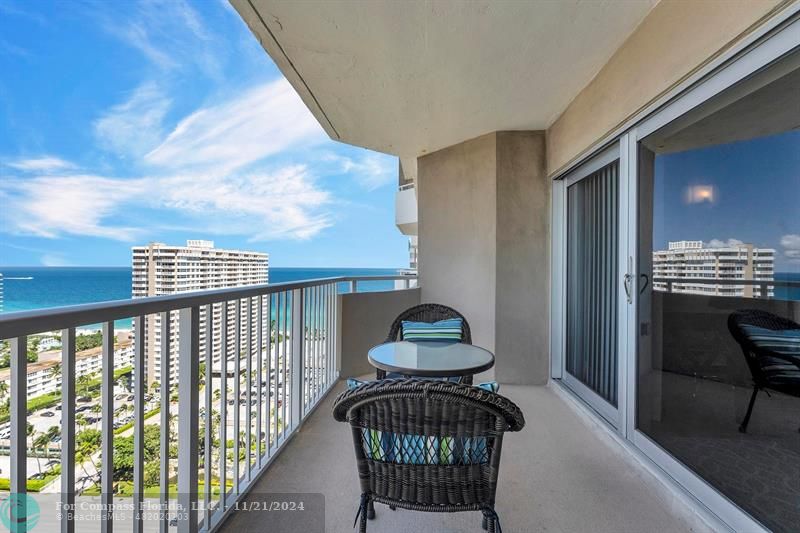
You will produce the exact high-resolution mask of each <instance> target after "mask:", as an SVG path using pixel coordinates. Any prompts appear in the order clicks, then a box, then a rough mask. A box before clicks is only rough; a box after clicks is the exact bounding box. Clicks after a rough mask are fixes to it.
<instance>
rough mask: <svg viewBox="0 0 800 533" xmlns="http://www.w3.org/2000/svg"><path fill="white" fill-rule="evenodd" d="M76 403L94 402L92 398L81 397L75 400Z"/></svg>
mask: <svg viewBox="0 0 800 533" xmlns="http://www.w3.org/2000/svg"><path fill="white" fill-rule="evenodd" d="M75 401H76V402H78V403H86V402H91V401H92V399H91V398H89V397H88V396H80V397H78V399H77V400H75Z"/></svg>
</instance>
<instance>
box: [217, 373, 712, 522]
mask: <svg viewBox="0 0 800 533" xmlns="http://www.w3.org/2000/svg"><path fill="white" fill-rule="evenodd" d="M343 387H344V385H343V384H342V383H340V384H339V385H338V386H337V390H335V391H333V392H332V393H331V394H330V395H328V397H327V398H326V399H325V400H323V403H322V404H321V405H320V406H319V407H318V408H317V410H316V412H314V413H313V414H312V416H311V417H310V418H309V420H308V421H307V422H306V424H305V425H304V426H303V428H302V429H301V431H300V433H299V434H297V435H296V436H295V438H294V439H293V441H292V442H289V443H288V446H287V448H286V450H284V451H283V453H282V454H281V455H280V456H279V457H278V458H277V459H276V461H275V462H274V464H273V465H272V466H271V468H270V469H269V470H268V471H267V472H266V473H265V474H264V476H263V477H262V478H261V479H260V480H259V481H258V483H257V484H256V485H255V487H254V489H253V490H254V491H255V492H257V493H286V492H304V493H309V492H316V493H319V492H321V493H323V494H324V495H325V525H326V531H332V532H339V531H342V532H345V531H353V529H352V528H353V519H354V517H355V513H356V509H357V506H358V500H359V493H360V491H359V485H358V476H357V474H356V468H355V458H354V455H353V449H352V437H351V434H350V429H349V426H348V425H347V424H343V423H339V422H336V421H335V420H333V418H332V417H331V404H332V402H333V399H334V398H335V397H336V394H337V393H338V392H339V391H340V390H342V389H343ZM501 393H502V394H504V395H506V396H508V397H509V398H511V399H513V400H514V401H515V402H516V403H517V404H518V405H519V406H520V407H521V408H522V410H523V412H524V413H525V418H526V423H527V425H526V426H525V428H524V429H523V430H522V431H521V432H519V433H509V434H507V435H506V438H505V439H504V442H503V456H502V460H501V469H500V480H499V487H498V491H497V502H498V503H497V512H498V514H499V516H500V521H501V525H502V528H503V531H505V532H506V533H509V532H534V531H548V532H558V533H571V532H592V533H624V532H630V533H634V532H636V533H640V532H651V531H652V532H659V533H663V532H673V531H707V530H708V528H707V527H706V526H705V525H704V524H703V523H702V522H700V521H699V519H698V518H697V517H696V516H695V515H693V514H692V513H691V512H690V511H689V510H688V509H687V508H685V507H684V506H683V504H682V503H681V502H680V501H679V500H676V499H675V498H674V496H673V495H672V494H671V493H670V491H668V490H667V489H666V488H665V487H664V486H663V485H661V484H660V483H659V482H658V481H657V480H656V479H655V478H653V477H652V475H651V474H650V473H649V472H647V471H646V470H645V469H644V468H643V467H642V466H641V465H639V464H638V463H637V462H636V461H635V460H634V459H633V458H632V457H630V456H629V455H628V454H627V452H625V451H624V450H622V449H621V448H620V446H619V444H617V443H616V442H615V441H614V440H613V439H611V437H610V436H608V435H607V434H606V433H605V432H604V431H603V430H601V429H599V428H598V427H596V426H595V422H593V421H591V420H588V419H587V418H586V417H585V416H583V415H580V414H578V413H577V412H576V410H575V409H574V407H573V406H570V405H569V404H568V403H567V401H565V400H564V399H563V398H562V396H561V395H560V394H559V393H557V392H556V391H555V390H553V389H552V388H550V387H522V386H510V385H504V386H503V387H502V389H501ZM375 508H376V514H377V516H376V519H375V520H371V521H369V523H368V527H367V529H368V531H370V532H373V531H374V532H405V531H430V532H437V533H438V532H460V531H475V532H480V531H482V530H481V526H480V523H481V515H480V513H477V512H476V513H468V512H465V513H457V514H438V513H420V512H412V511H406V510H401V509H398V510H397V511H391V510H389V508H388V507H386V506H383V505H379V504H376V506H375ZM268 520H269V519H268V518H267V517H265V516H264V515H263V513H261V514H259V513H252V512H247V513H244V512H238V513H234V514H233V515H232V516H231V517H230V518H229V519H228V520H227V522H226V523H225V524H224V525H223V527H222V531H229V532H236V533H244V532H262V531H265V530H266V529H265V528H267V527H268Z"/></svg>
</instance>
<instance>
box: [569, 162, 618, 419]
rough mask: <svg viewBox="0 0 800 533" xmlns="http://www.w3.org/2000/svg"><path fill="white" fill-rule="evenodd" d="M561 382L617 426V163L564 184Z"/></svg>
mask: <svg viewBox="0 0 800 533" xmlns="http://www.w3.org/2000/svg"><path fill="white" fill-rule="evenodd" d="M566 204H567V205H566V214H567V220H566V238H567V253H566V323H565V326H566V331H565V354H564V355H565V356H564V373H563V380H564V382H565V383H566V384H567V385H568V386H569V387H570V388H572V389H573V390H574V391H575V392H576V393H577V394H578V395H579V396H581V397H582V398H583V399H584V400H585V401H587V402H588V403H589V404H590V405H591V406H592V407H593V408H595V409H596V410H597V411H598V412H599V413H600V414H602V415H603V416H604V417H605V418H606V419H608V420H609V421H610V422H612V423H613V424H614V425H617V424H618V389H619V386H618V382H617V381H618V364H619V357H618V349H617V346H618V342H617V341H618V318H617V315H618V313H617V309H618V302H617V300H618V296H617V294H618V282H619V259H618V257H619V161H618V160H614V161H612V162H610V163H608V164H606V165H605V166H603V167H601V168H599V169H597V170H594V171H592V172H590V173H588V174H587V175H583V176H576V177H574V178H572V179H569V180H568V181H567V195H566Z"/></svg>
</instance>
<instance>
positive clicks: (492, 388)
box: [478, 381, 500, 392]
mask: <svg viewBox="0 0 800 533" xmlns="http://www.w3.org/2000/svg"><path fill="white" fill-rule="evenodd" d="M478 388H481V389H485V390H488V391H489V392H497V391H499V390H500V384H499V383H498V382H496V381H486V382H484V383H478Z"/></svg>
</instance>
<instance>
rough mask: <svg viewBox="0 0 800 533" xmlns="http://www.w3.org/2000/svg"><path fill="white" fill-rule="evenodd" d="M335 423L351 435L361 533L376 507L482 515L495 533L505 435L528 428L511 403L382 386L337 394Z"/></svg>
mask: <svg viewBox="0 0 800 533" xmlns="http://www.w3.org/2000/svg"><path fill="white" fill-rule="evenodd" d="M333 416H334V418H335V419H336V420H338V421H339V422H349V423H350V427H351V429H352V434H353V444H354V446H355V454H356V464H357V467H358V477H359V480H360V482H361V504H360V506H359V510H358V514H357V515H356V521H358V520H359V518H360V532H361V533H364V532H365V531H366V528H367V519H368V518H373V517H374V516H375V508H374V502H378V503H383V504H385V505H388V506H389V507H390V508H391V509H394V508H396V507H400V508H402V509H409V510H413V511H434V512H456V511H481V512H482V513H483V526H484V528H485V529H488V530H489V531H490V532H492V533H494V532H495V531H498V530H499V520H498V517H497V513H496V512H495V509H494V506H495V493H496V490H497V475H498V471H499V467H500V450H501V448H502V444H503V433H505V432H506V431H519V430H520V429H522V428H523V427H524V425H525V419H524V417H523V416H522V411H520V409H519V407H517V406H516V405H515V404H514V403H513V402H511V401H510V400H508V399H507V398H504V397H503V396H500V395H499V394H495V393H493V392H489V391H486V390H484V389H479V388H477V387H471V386H468V385H463V384H460V383H452V382H448V381H432V380H417V379H385V380H382V381H372V382H369V383H365V384H364V385H361V386H359V387H357V388H355V389H352V390H348V391H346V392H343V393H342V394H340V395H339V397H338V398H336V401H335V402H334V405H333ZM408 439H411V441H408Z"/></svg>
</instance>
